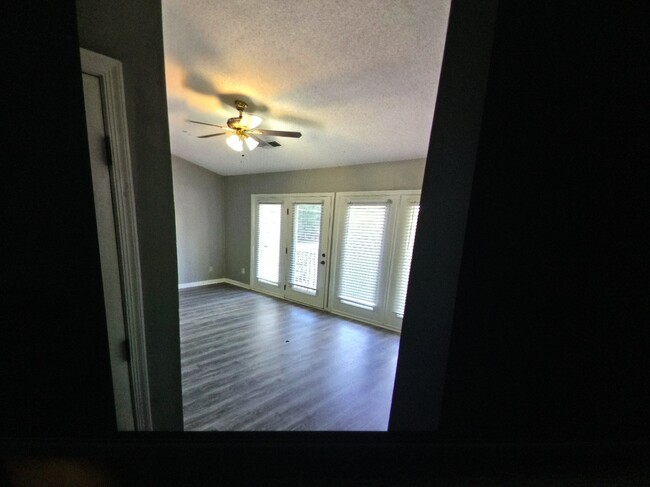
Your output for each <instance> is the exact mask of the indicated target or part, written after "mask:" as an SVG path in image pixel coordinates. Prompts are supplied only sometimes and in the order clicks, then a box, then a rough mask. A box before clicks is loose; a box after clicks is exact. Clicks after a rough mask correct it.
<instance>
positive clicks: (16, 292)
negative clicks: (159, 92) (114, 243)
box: [0, 2, 116, 438]
mask: <svg viewBox="0 0 650 487" xmlns="http://www.w3.org/2000/svg"><path fill="white" fill-rule="evenodd" d="M32 10H33V9H32V8H29V6H27V5H26V4H23V3H18V2H17V3H10V4H5V5H4V6H3V7H2V15H0V24H1V25H0V31H1V32H3V49H4V50H3V52H5V53H6V57H5V60H4V67H3V78H4V79H5V80H6V81H8V82H10V84H9V85H5V86H6V89H7V90H8V91H5V92H4V93H3V106H4V107H5V109H3V110H2V112H3V113H2V115H3V120H4V121H5V123H3V126H5V127H9V126H10V127H12V130H11V131H10V132H11V133H9V132H7V131H4V133H3V135H2V140H3V148H4V151H6V157H3V161H2V173H3V175H2V178H1V179H0V184H1V185H2V189H1V192H0V194H1V198H2V205H1V206H2V213H1V214H2V223H1V224H0V228H1V229H2V244H1V249H2V251H1V252H0V256H1V257H2V265H1V266H0V273H1V274H0V286H1V287H2V291H1V292H0V296H2V306H0V313H1V318H0V323H2V332H1V335H0V390H1V394H2V400H0V438H2V437H6V436H9V437H11V436H15V435H18V436H20V437H22V438H30V437H38V436H44V435H49V436H55V437H64V436H72V437H76V436H81V435H86V434H88V435H92V434H103V435H108V434H110V432H111V431H114V430H115V427H116V426H115V412H114V407H113V399H112V397H113V396H112V385H111V371H110V364H109V358H108V338H107V334H106V322H105V317H104V302H103V295H102V281H101V271H100V263H99V247H98V243H97V229H96V226H95V213H94V205H93V193H92V182H91V176H90V160H89V156H88V143H87V136H86V126H85V119H84V105H83V92H82V86H81V76H80V69H81V68H80V61H79V53H78V43H77V34H76V16H75V8H74V3H72V2H68V3H63V2H56V3H54V2H52V3H43V4H42V5H39V7H38V10H37V12H34V11H32Z"/></svg>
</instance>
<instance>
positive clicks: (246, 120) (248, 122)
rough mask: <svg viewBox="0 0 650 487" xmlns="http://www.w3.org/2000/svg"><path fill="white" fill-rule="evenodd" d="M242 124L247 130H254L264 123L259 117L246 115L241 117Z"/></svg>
mask: <svg viewBox="0 0 650 487" xmlns="http://www.w3.org/2000/svg"><path fill="white" fill-rule="evenodd" d="M240 123H241V125H242V126H244V127H246V128H247V129H254V128H255V127H257V126H258V125H259V124H261V123H262V119H261V118H260V117H258V116H257V115H249V114H248V113H244V114H242V116H241V122H240Z"/></svg>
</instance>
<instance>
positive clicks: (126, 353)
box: [122, 339, 131, 362]
mask: <svg viewBox="0 0 650 487" xmlns="http://www.w3.org/2000/svg"><path fill="white" fill-rule="evenodd" d="M122 354H123V357H124V360H126V361H127V362H131V346H130V345H129V341H128V340H127V339H124V341H123V342H122Z"/></svg>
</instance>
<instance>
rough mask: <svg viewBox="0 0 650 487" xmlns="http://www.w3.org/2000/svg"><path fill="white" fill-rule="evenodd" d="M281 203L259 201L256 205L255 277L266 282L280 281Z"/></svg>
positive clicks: (275, 282) (276, 282)
mask: <svg viewBox="0 0 650 487" xmlns="http://www.w3.org/2000/svg"><path fill="white" fill-rule="evenodd" d="M281 223H282V203H260V204H259V205H258V207H257V265H256V269H255V277H256V278H257V279H258V280H259V281H261V282H266V283H268V284H273V285H278V284H279V282H280V232H281V228H282V226H281Z"/></svg>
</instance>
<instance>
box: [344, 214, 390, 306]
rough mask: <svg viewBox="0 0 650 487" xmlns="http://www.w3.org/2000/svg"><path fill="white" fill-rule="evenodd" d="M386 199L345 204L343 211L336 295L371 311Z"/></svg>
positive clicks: (382, 245)
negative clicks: (341, 242)
mask: <svg viewBox="0 0 650 487" xmlns="http://www.w3.org/2000/svg"><path fill="white" fill-rule="evenodd" d="M388 208H389V202H384V203H353V202H350V203H348V205H347V207H346V211H345V223H344V230H343V246H342V251H341V265H340V267H339V269H340V277H339V288H338V297H339V299H340V300H341V302H342V303H344V304H349V305H352V306H357V307H360V308H363V309H368V310H374V308H375V307H376V306H377V300H378V296H377V290H378V286H379V281H380V276H381V271H382V269H381V261H382V254H383V250H384V239H385V234H386V221H387V216H388Z"/></svg>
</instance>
